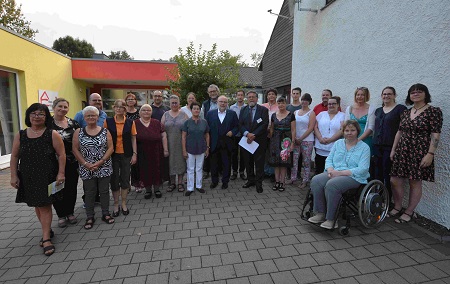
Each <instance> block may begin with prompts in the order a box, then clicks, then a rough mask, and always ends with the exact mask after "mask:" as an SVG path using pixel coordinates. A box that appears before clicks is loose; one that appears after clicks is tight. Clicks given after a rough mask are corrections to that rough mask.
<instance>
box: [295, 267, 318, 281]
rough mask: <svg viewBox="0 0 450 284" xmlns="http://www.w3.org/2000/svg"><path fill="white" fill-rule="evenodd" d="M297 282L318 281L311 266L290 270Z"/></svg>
mask: <svg viewBox="0 0 450 284" xmlns="http://www.w3.org/2000/svg"><path fill="white" fill-rule="evenodd" d="M291 273H292V275H293V276H294V277H295V280H296V281H297V283H313V282H318V281H319V278H317V276H316V274H315V273H314V271H313V270H312V269H311V268H302V269H296V270H292V271H291Z"/></svg>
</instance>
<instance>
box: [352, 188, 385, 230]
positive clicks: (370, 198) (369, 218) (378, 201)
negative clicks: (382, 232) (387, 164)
mask: <svg viewBox="0 0 450 284" xmlns="http://www.w3.org/2000/svg"><path fill="white" fill-rule="evenodd" d="M388 210H389V192H388V190H387V189H386V187H385V186H384V184H383V183H382V182H381V181H379V180H372V181H371V182H369V183H368V184H367V185H366V186H364V188H363V189H362V191H361V195H360V197H359V202H358V215H359V219H360V220H361V223H362V224H363V226H364V227H366V228H372V227H375V226H377V225H379V224H380V223H381V222H382V221H383V220H384V218H386V214H387V212H388Z"/></svg>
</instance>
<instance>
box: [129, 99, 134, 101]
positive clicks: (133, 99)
mask: <svg viewBox="0 0 450 284" xmlns="http://www.w3.org/2000/svg"><path fill="white" fill-rule="evenodd" d="M127 101H135V99H127Z"/></svg>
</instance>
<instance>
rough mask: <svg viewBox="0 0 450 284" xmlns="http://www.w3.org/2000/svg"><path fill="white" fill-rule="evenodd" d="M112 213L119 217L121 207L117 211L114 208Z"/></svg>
mask: <svg viewBox="0 0 450 284" xmlns="http://www.w3.org/2000/svg"><path fill="white" fill-rule="evenodd" d="M112 215H113V217H119V215H120V207H119V210H117V211H114V210H113V213H112Z"/></svg>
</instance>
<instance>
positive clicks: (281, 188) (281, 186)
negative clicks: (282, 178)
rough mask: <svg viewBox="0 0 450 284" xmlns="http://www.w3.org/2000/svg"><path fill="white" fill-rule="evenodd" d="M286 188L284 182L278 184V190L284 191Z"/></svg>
mask: <svg viewBox="0 0 450 284" xmlns="http://www.w3.org/2000/svg"><path fill="white" fill-rule="evenodd" d="M284 190H285V188H284V183H281V182H280V183H279V184H278V191H284Z"/></svg>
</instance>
